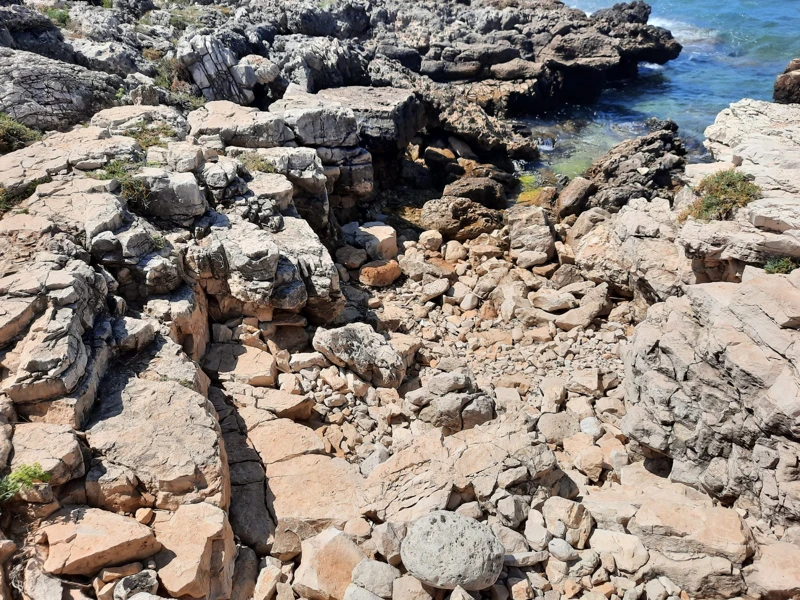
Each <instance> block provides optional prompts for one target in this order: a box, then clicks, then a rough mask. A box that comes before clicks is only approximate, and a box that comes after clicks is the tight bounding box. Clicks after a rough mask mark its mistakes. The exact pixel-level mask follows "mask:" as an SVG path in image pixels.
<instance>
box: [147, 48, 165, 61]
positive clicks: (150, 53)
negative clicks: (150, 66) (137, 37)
mask: <svg viewBox="0 0 800 600" xmlns="http://www.w3.org/2000/svg"><path fill="white" fill-rule="evenodd" d="M142 56H144V57H145V58H146V59H147V60H152V61H153V62H158V61H160V60H161V59H162V58H164V53H163V52H161V50H156V49H155V48H145V49H144V50H142Z"/></svg>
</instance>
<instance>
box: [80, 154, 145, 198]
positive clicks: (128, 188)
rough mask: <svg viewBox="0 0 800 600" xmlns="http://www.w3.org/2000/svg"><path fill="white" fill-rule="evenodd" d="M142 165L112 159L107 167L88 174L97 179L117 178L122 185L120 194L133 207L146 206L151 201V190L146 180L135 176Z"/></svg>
mask: <svg viewBox="0 0 800 600" xmlns="http://www.w3.org/2000/svg"><path fill="white" fill-rule="evenodd" d="M140 166H141V164H140V163H125V162H122V161H121V160H112V161H111V162H110V163H108V164H107V165H106V166H105V168H103V169H98V170H97V171H89V172H87V173H86V174H87V175H88V176H90V177H94V178H95V179H116V180H117V183H119V186H120V192H119V195H120V196H122V197H123V198H124V199H125V200H126V201H127V202H128V204H130V205H131V206H132V207H140V208H145V207H147V205H148V204H149V203H150V192H149V190H148V189H147V186H145V184H144V181H142V180H141V179H136V178H135V177H134V176H133V174H134V173H135V172H136V171H137V170H138V169H139V167H140Z"/></svg>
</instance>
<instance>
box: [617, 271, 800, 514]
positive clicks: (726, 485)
mask: <svg viewBox="0 0 800 600" xmlns="http://www.w3.org/2000/svg"><path fill="white" fill-rule="evenodd" d="M796 284H797V277H795V276H788V277H787V276H781V275H762V276H760V277H757V278H755V279H752V280H750V281H748V282H747V283H742V284H735V283H709V284H703V285H695V286H689V287H687V288H685V290H684V291H685V294H686V296H685V297H683V298H672V299H669V300H667V302H666V303H663V304H657V305H655V306H653V307H652V308H651V309H650V311H649V313H648V318H647V320H646V321H645V322H644V323H642V324H641V325H640V326H639V327H638V328H637V332H636V335H635V336H634V338H633V341H632V346H631V351H630V352H629V353H628V357H627V359H626V402H627V404H628V406H629V408H628V411H627V414H626V416H625V417H624V418H623V420H622V424H621V426H622V428H623V430H624V431H625V433H626V434H627V435H629V436H630V437H632V438H633V439H635V440H637V441H638V442H639V443H641V444H642V445H643V446H645V447H646V448H649V449H651V450H652V451H655V452H657V453H660V454H663V455H666V456H668V457H670V458H671V459H672V461H673V462H672V474H671V477H672V479H673V480H676V481H681V482H684V483H687V484H688V485H692V486H693V487H697V488H699V489H703V490H705V491H707V492H708V493H710V494H711V495H713V496H715V497H717V498H719V499H721V500H722V501H724V502H726V503H729V504H733V503H735V504H736V505H737V506H742V507H745V508H747V509H748V510H750V511H755V512H757V513H759V514H762V515H764V516H765V517H767V518H770V519H774V520H777V521H780V522H791V521H794V520H796V519H797V515H798V510H799V509H798V499H797V496H796V494H795V492H794V489H795V487H796V485H795V483H796V477H795V475H793V470H792V468H791V467H790V466H789V465H792V464H794V463H795V462H796V460H797V453H798V451H799V449H800V447H798V444H797V442H796V436H797V432H796V431H795V430H794V424H793V423H794V421H793V419H794V417H793V416H792V415H793V414H794V413H795V409H794V408H793V406H792V402H793V400H792V399H793V398H795V397H796V394H795V390H796V388H797V385H798V383H797V380H796V379H797V374H796V373H795V368H794V366H793V364H794V361H795V359H794V357H793V354H792V353H793V351H794V350H793V348H794V344H795V343H796V342H795V341H794V340H795V338H796V336H797V331H796V329H797V320H796V317H795V316H794V312H793V311H794V308H793V307H794V306H795V305H796V304H797V302H798V300H800V292H798V288H797V285H796ZM711 414H713V415H715V418H714V419H713V421H710V420H709V419H708V418H707V415H711Z"/></svg>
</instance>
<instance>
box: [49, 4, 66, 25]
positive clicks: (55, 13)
mask: <svg viewBox="0 0 800 600" xmlns="http://www.w3.org/2000/svg"><path fill="white" fill-rule="evenodd" d="M44 14H45V15H46V16H47V18H48V19H50V20H51V21H52V22H53V23H55V24H56V25H58V26H59V27H66V26H67V25H69V11H68V10H67V9H65V8H53V7H49V8H45V9H44Z"/></svg>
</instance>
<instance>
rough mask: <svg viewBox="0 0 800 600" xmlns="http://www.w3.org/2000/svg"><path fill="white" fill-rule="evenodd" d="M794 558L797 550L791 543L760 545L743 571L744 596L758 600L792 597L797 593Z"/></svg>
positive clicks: (798, 580) (799, 581) (798, 583)
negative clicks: (745, 585)
mask: <svg viewBox="0 0 800 600" xmlns="http://www.w3.org/2000/svg"><path fill="white" fill-rule="evenodd" d="M798 556H800V548H798V547H797V546H796V545H794V544H785V543H777V544H768V545H765V546H761V547H760V548H759V556H758V558H756V560H754V561H753V563H752V564H751V565H749V566H748V567H745V569H744V579H745V582H746V583H747V592H748V594H749V595H751V596H753V597H761V598H791V597H794V596H795V595H796V594H797V593H798V592H800V573H798V570H797V564H798V563H797V559H798Z"/></svg>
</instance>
